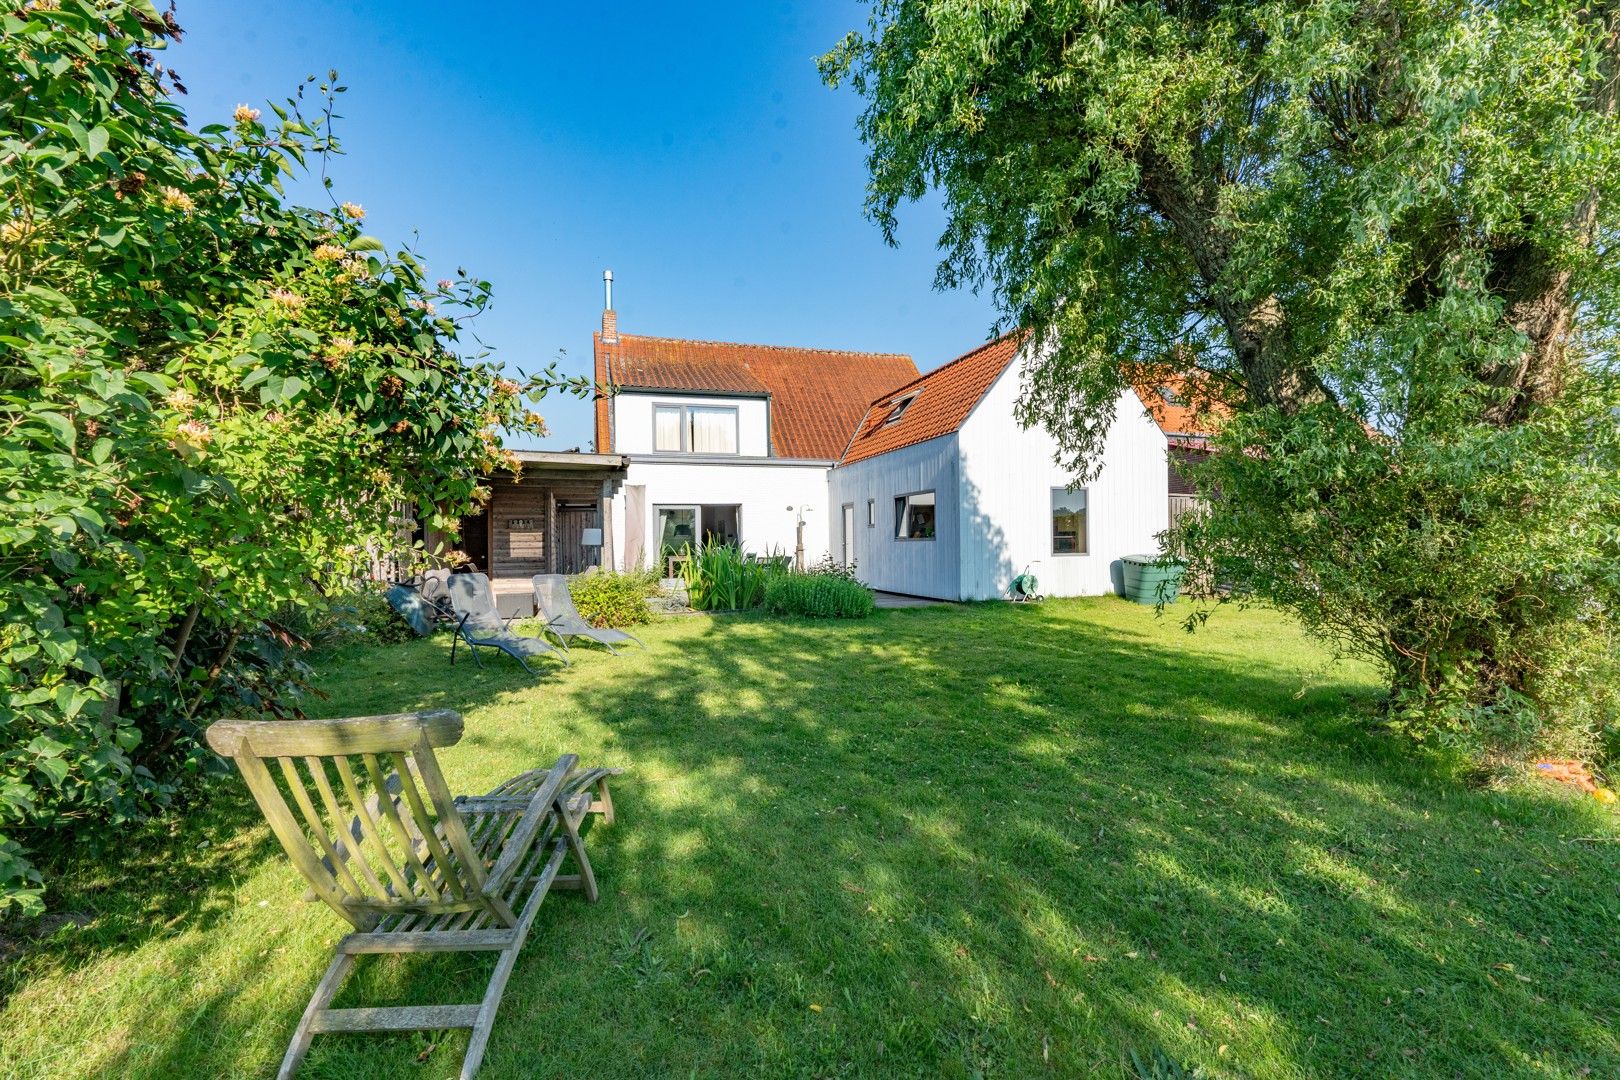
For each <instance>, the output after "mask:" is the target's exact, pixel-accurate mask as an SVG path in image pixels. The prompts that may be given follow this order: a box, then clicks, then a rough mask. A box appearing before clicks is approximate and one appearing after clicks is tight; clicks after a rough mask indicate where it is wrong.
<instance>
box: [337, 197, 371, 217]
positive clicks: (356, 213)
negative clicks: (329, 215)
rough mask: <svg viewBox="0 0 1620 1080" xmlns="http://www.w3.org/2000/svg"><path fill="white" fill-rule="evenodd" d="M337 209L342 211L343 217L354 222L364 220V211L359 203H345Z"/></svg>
mask: <svg viewBox="0 0 1620 1080" xmlns="http://www.w3.org/2000/svg"><path fill="white" fill-rule="evenodd" d="M338 209H339V210H341V211H343V216H344V217H348V218H353V219H354V220H355V221H363V220H365V216H366V209H365V207H363V206H361V205H360V204H359V203H352V202H346V203H344V204H343V205H342V206H340V207H338Z"/></svg>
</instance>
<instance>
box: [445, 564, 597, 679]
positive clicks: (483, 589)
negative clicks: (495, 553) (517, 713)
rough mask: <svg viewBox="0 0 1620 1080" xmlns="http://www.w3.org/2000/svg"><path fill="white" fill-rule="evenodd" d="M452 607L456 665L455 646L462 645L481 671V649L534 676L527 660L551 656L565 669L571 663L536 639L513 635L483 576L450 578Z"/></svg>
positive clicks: (452, 653) (452, 659) (452, 658)
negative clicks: (500, 655)
mask: <svg viewBox="0 0 1620 1080" xmlns="http://www.w3.org/2000/svg"><path fill="white" fill-rule="evenodd" d="M450 603H451V605H452V606H453V607H454V608H455V612H456V620H457V621H456V637H455V639H454V640H453V641H451V643H450V663H451V664H452V665H453V664H454V663H455V662H456V645H457V644H459V643H460V642H462V641H465V642H466V643H467V649H468V651H469V652H471V653H472V656H473V660H474V661H475V662H476V663H477V664H478V666H479V667H483V666H484V662H483V661H482V660H480V659H478V650H479V649H499V650H500V651H501V652H503V653H505V654H506V655H507V656H510V657H511V658H512V659H514V660H516V661H517V662H518V663H520V664H522V665H523V670H524V671H527V672H528V673H529V674H531V675H532V674H534V669H533V668H531V667H529V662H528V658H529V657H534V656H541V655H543V654H547V653H549V654H550V655H552V656H554V657H556V658H557V659H558V660H561V661H562V662H563V663H564V664H565V665H566V664H568V663H570V662H571V661H570V660H569V659H568V657H567V655H566V654H564V653H562V652H559V651H558V650H556V649H554V648H552V647H551V646H550V645H548V644H546V643H545V642H544V641H541V640H540V639H539V638H536V637H527V636H525V635H523V634H514V633H513V632H512V629H511V622H512V620H511V619H505V620H503V619H502V618H501V615H500V612H499V610H497V609H496V607H495V593H494V591H493V590H492V589H491V588H490V587H489V578H487V577H485V576H484V575H483V574H451V575H450Z"/></svg>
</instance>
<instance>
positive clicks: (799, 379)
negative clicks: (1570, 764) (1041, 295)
mask: <svg viewBox="0 0 1620 1080" xmlns="http://www.w3.org/2000/svg"><path fill="white" fill-rule="evenodd" d="M606 281H607V298H606V304H605V307H604V310H603V312H602V325H601V329H600V330H599V331H598V332H597V333H596V334H595V335H594V337H593V343H592V345H593V348H592V353H593V361H594V366H595V380H596V383H597V385H598V386H599V387H600V388H602V392H600V393H599V394H598V396H597V398H596V399H595V402H594V407H595V449H594V452H593V453H579V452H570V453H552V452H540V451H519V452H518V454H517V457H518V460H519V462H520V464H521V466H522V468H521V472H519V473H517V474H515V475H506V474H502V475H497V476H495V477H492V478H491V479H490V481H489V483H488V485H487V486H488V487H489V489H490V498H489V500H488V501H487V502H486V504H485V506H484V507H483V508H482V509H481V510H480V512H479V513H478V514H477V515H475V516H473V517H471V518H467V519H465V520H464V521H463V522H462V529H461V536H460V539H459V542H458V543H456V544H455V545H454V546H456V547H459V548H460V549H461V551H462V553H463V555H464V556H465V557H466V559H467V561H469V562H470V563H471V564H472V565H474V566H476V567H477V568H478V569H480V570H484V571H486V572H488V573H489V574H490V576H491V578H492V579H493V580H494V583H495V588H496V592H497V594H498V595H501V596H503V597H505V596H506V595H507V594H510V596H511V597H512V598H513V599H512V603H511V604H508V603H507V602H506V601H505V600H504V599H503V609H504V608H506V607H508V606H511V607H513V609H514V610H516V606H517V605H518V603H519V600H518V598H520V597H523V596H527V590H528V579H529V577H530V576H532V575H533V574H536V573H577V572H580V571H582V570H584V569H586V568H588V567H591V566H603V567H607V568H609V569H615V568H635V567H643V566H656V567H658V568H659V569H660V570H663V571H665V572H668V571H669V570H670V569H671V562H670V560H671V557H672V556H674V557H676V558H678V556H679V553H680V552H681V551H682V550H683V549H684V548H685V547H686V546H687V545H688V544H690V543H693V542H699V543H701V542H703V541H706V540H718V541H722V542H725V543H735V544H738V545H740V546H741V547H743V548H744V549H745V550H747V551H750V552H754V553H756V554H771V553H780V554H786V555H794V554H797V553H799V551H800V548H801V546H802V557H803V559H804V561H805V563H806V564H809V563H814V562H815V561H817V560H818V559H820V558H822V557H823V556H825V555H827V554H831V555H832V556H833V557H834V558H835V559H837V560H839V561H841V562H844V563H853V564H854V565H855V566H856V567H857V569H858V576H859V577H860V579H861V580H862V581H865V582H866V583H867V584H869V585H871V586H873V587H874V588H878V589H882V590H885V591H890V592H897V593H906V594H911V595H916V596H928V597H937V598H941V599H948V600H959V599H969V600H971V599H989V598H993V597H999V596H1004V595H1006V591H1007V588H1008V585H1009V584H1010V582H1011V580H1012V578H1013V577H1014V576H1015V575H1016V574H1018V573H1019V572H1020V571H1022V570H1024V569H1025V568H1030V569H1033V570H1034V572H1035V573H1036V575H1037V576H1038V577H1039V578H1040V581H1041V588H1042V591H1044V592H1046V593H1048V594H1050V595H1057V596H1071V595H1094V594H1101V593H1106V592H1109V591H1110V590H1112V589H1113V588H1114V587H1115V584H1116V583H1115V574H1116V573H1117V566H1116V563H1117V560H1118V559H1119V558H1120V557H1121V556H1123V555H1130V554H1137V553H1144V552H1156V551H1157V550H1158V549H1159V537H1158V534H1159V533H1160V532H1162V531H1163V530H1164V529H1165V528H1166V527H1167V525H1168V523H1169V519H1170V513H1171V505H1172V504H1173V503H1174V501H1175V500H1176V499H1177V498H1178V497H1184V496H1178V495H1176V494H1175V492H1176V487H1175V484H1176V479H1175V475H1176V474H1175V473H1174V472H1173V465H1172V458H1173V455H1175V454H1176V453H1195V452H1197V450H1198V447H1199V446H1201V445H1202V439H1203V436H1202V435H1200V434H1199V433H1198V432H1196V431H1194V430H1193V425H1194V423H1195V420H1196V418H1195V417H1194V415H1193V412H1192V410H1191V409H1189V408H1186V407H1183V406H1180V405H1178V404H1176V403H1174V402H1173V401H1172V400H1171V399H1170V398H1169V397H1167V396H1166V395H1164V394H1159V393H1156V392H1153V391H1149V390H1146V389H1142V390H1138V391H1136V392H1130V391H1127V392H1126V393H1125V394H1124V395H1122V397H1121V400H1120V402H1119V407H1118V409H1117V410H1116V418H1115V421H1114V424H1113V427H1112V428H1111V430H1110V432H1109V435H1108V439H1107V441H1106V444H1105V447H1104V459H1103V462H1102V466H1101V468H1100V470H1099V471H1098V475H1097V476H1096V477H1095V478H1094V479H1093V480H1091V481H1089V482H1088V483H1087V484H1086V485H1085V486H1084V487H1082V488H1078V489H1074V490H1071V489H1070V487H1069V484H1070V480H1071V479H1072V477H1071V476H1070V474H1069V473H1068V471H1067V470H1065V469H1063V468H1060V467H1059V466H1058V465H1057V464H1055V461H1056V456H1057V454H1056V451H1057V445H1056V443H1055V441H1054V440H1053V439H1052V437H1051V436H1050V435H1048V434H1047V432H1046V431H1045V430H1044V429H1041V428H1038V427H1037V428H1032V429H1025V428H1024V427H1022V426H1021V425H1020V424H1019V423H1018V421H1017V419H1016V417H1015V409H1014V406H1015V402H1016V400H1017V398H1018V394H1019V389H1020V380H1021V378H1022V372H1023V369H1024V367H1025V363H1024V361H1025V360H1026V359H1027V347H1026V346H1025V345H1024V344H1023V343H1022V339H1019V338H1015V337H1003V338H999V339H997V340H995V341H992V342H990V343H988V344H986V345H982V346H979V347H978V348H975V349H973V350H971V351H969V352H968V353H966V354H965V355H963V356H961V357H958V358H957V359H956V360H953V361H951V362H950V363H948V364H945V365H944V366H942V367H940V368H937V369H935V370H933V371H930V372H929V373H927V374H926V375H922V374H919V373H918V370H917V366H916V364H914V363H913V362H912V360H911V358H910V357H909V356H904V355H900V354H895V353H873V352H852V351H847V350H835V349H806V348H790V347H785V346H776V345H744V344H735V343H730V342H716V341H697V340H690V339H685V338H668V337H653V336H648V335H642V334H629V333H622V332H620V331H619V329H618V316H617V313H616V312H615V311H614V309H613V301H612V277H611V274H609V275H606ZM428 539H429V540H430V541H431V540H432V539H433V538H428ZM429 546H432V544H431V543H430V545H429Z"/></svg>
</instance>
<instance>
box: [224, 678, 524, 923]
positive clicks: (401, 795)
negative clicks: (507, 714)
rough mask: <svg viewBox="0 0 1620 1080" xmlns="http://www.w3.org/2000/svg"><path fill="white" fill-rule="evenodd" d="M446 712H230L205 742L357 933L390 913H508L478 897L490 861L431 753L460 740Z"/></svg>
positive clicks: (506, 917)
mask: <svg viewBox="0 0 1620 1080" xmlns="http://www.w3.org/2000/svg"><path fill="white" fill-rule="evenodd" d="M461 732H462V721H461V716H460V714H458V713H455V712H453V711H451V710H448V709H442V710H437V711H432V712H416V713H397V714H394V715H390V716H364V717H355V718H352V719H347V720H269V721H251V720H243V721H236V720H227V721H221V722H219V723H216V724H214V725H213V726H212V727H210V728H209V729H208V743H209V745H210V746H212V747H213V748H214V750H215V751H216V752H217V753H219V754H221V755H222V756H224V757H228V758H230V759H232V760H233V761H234V762H235V763H236V766H237V768H238V769H240V770H241V773H242V777H243V779H244V780H246V781H247V785H248V789H249V790H250V791H252V793H253V798H254V800H255V801H256V802H257V803H258V804H259V808H260V810H262V811H263V813H264V816H265V820H266V821H267V822H268V823H269V825H270V828H271V830H272V831H273V832H274V833H275V835H276V839H277V840H279V841H280V842H281V846H282V848H283V849H284V850H285V851H286V852H287V856H288V858H290V859H291V860H292V862H293V865H294V866H296V867H297V868H298V871H299V873H301V874H303V876H304V878H305V880H307V881H308V882H309V885H310V890H311V892H312V893H313V894H314V896H315V897H318V898H319V899H321V900H324V901H325V902H326V903H327V904H328V905H330V906H331V907H332V909H333V910H334V911H336V912H337V913H338V914H339V915H341V916H342V917H343V918H345V919H347V920H348V921H349V922H350V923H352V924H354V926H355V927H356V928H358V929H360V930H363V931H366V930H371V929H373V928H375V927H377V925H378V924H379V923H380V922H381V921H382V920H384V919H385V918H388V917H390V916H399V917H409V916H425V915H449V914H454V913H456V912H486V911H487V912H489V913H490V914H492V915H493V916H495V917H496V918H497V919H498V920H499V922H501V923H509V922H510V918H511V913H510V909H508V908H506V905H504V904H502V903H499V902H498V901H497V902H496V903H495V904H494V905H493V906H492V904H491V901H490V900H489V899H488V898H487V897H486V896H485V894H484V884H485V881H486V873H485V866H484V863H483V860H482V859H481V858H480V857H479V856H478V853H477V851H476V850H475V848H474V847H473V844H472V841H471V839H470V838H469V836H468V832H467V827H466V824H465V822H464V821H463V819H462V817H461V814H460V813H459V812H458V811H457V809H456V805H455V802H454V800H453V799H452V797H451V795H450V791H449V788H448V787H447V786H446V784H445V781H444V775H443V774H442V773H441V772H440V771H439V763H438V760H437V759H436V758H435V757H434V754H433V750H434V748H435V747H439V746H450V745H452V744H454V743H455V742H457V741H459V740H460V738H461Z"/></svg>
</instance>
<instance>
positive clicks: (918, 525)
mask: <svg viewBox="0 0 1620 1080" xmlns="http://www.w3.org/2000/svg"><path fill="white" fill-rule="evenodd" d="M894 538H895V539H896V540H932V539H933V538H934V493H933V492H932V491H919V492H916V493H915V494H912V495H901V496H899V497H898V498H896V499H895V500H894Z"/></svg>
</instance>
